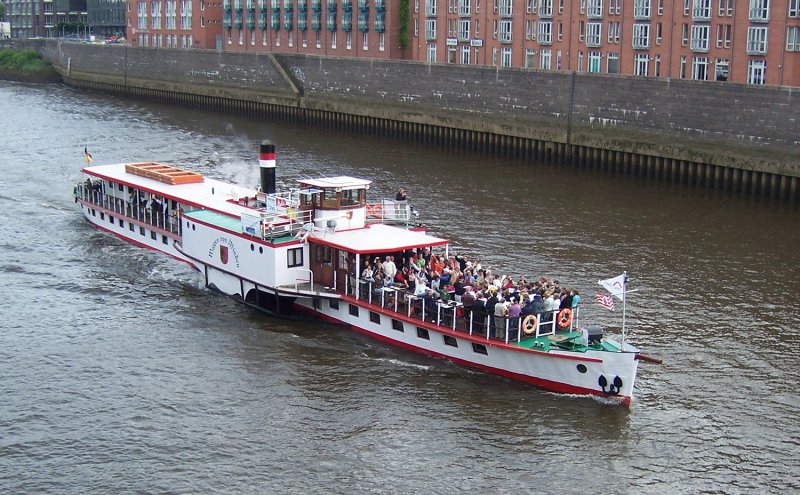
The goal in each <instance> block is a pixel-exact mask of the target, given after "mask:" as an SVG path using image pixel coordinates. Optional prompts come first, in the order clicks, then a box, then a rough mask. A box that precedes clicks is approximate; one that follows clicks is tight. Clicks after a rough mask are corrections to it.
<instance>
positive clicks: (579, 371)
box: [578, 363, 587, 373]
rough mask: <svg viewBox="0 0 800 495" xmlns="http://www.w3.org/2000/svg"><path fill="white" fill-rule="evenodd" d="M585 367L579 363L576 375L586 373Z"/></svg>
mask: <svg viewBox="0 0 800 495" xmlns="http://www.w3.org/2000/svg"><path fill="white" fill-rule="evenodd" d="M586 371H587V370H586V365H585V364H583V363H581V364H579V365H578V373H586Z"/></svg>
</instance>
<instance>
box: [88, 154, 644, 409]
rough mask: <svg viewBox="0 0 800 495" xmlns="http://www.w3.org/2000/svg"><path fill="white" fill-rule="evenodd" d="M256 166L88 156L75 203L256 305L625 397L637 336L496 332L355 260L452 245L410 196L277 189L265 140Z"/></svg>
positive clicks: (314, 185) (303, 184) (566, 389)
mask: <svg viewBox="0 0 800 495" xmlns="http://www.w3.org/2000/svg"><path fill="white" fill-rule="evenodd" d="M259 164H260V171H261V173H260V175H261V185H260V186H259V187H257V188H247V187H240V186H238V185H232V184H228V183H224V182H220V181H216V180H213V179H210V178H208V177H204V176H203V175H201V174H198V173H195V172H190V171H186V170H182V169H179V168H176V167H172V166H169V165H163V164H160V163H127V164H116V165H100V166H87V167H85V168H84V169H83V173H84V174H85V175H86V178H85V180H82V181H81V182H79V183H78V184H77V185H76V187H75V200H76V202H77V203H78V204H79V205H80V208H81V210H82V211H83V215H84V216H85V217H86V219H87V220H88V221H89V222H91V223H92V224H93V225H95V226H96V227H98V228H100V229H102V230H104V231H106V232H109V233H111V234H114V235H116V236H117V237H119V238H121V239H124V240H125V241H128V242H130V243H132V244H135V245H138V246H143V247H146V248H149V249H154V250H157V251H161V252H163V253H165V254H167V255H169V256H172V257H173V258H176V259H178V260H181V261H183V262H186V263H188V264H190V265H191V266H193V267H194V268H196V269H197V270H199V271H200V272H201V273H202V276H203V278H204V280H205V284H206V285H207V286H208V287H211V288H214V289H216V290H219V291H220V292H223V293H225V294H227V295H229V296H232V297H234V298H236V299H238V300H240V301H242V302H244V303H245V304H248V305H250V306H253V307H255V308H258V309H260V310H262V311H265V312H268V313H271V314H274V315H280V316H293V315H298V314H301V313H302V314H312V315H315V316H318V317H320V318H322V319H325V320H329V321H332V322H337V323H343V324H346V325H349V326H350V327H352V328H353V329H354V330H356V331H359V332H362V333H365V334H367V335H369V336H371V337H373V338H375V339H378V340H380V341H383V342H387V343H390V344H393V345H397V346H400V347H402V348H405V349H409V350H412V351H415V352H420V353H423V354H426V355H429V356H433V357H439V358H444V359H448V360H450V361H453V362H456V363H459V364H461V365H465V366H469V367H472V368H477V369H480V370H483V371H486V372H489V373H494V374H498V375H502V376H504V377H507V378H510V379H514V380H521V381H524V382H528V383H531V384H533V385H535V386H537V387H540V388H542V389H545V390H549V391H553V392H560V393H567V394H580V395H591V396H600V397H606V398H610V399H612V400H613V401H618V402H620V403H623V404H630V402H631V400H632V398H633V390H634V382H635V380H636V372H637V366H638V359H637V358H639V357H640V353H639V350H638V349H636V348H635V347H633V346H632V345H630V344H627V343H625V344H624V346H623V345H622V344H620V343H618V342H616V341H614V340H612V339H610V338H592V339H588V338H587V334H586V332H585V331H582V330H581V329H578V328H576V326H575V323H574V320H573V321H570V322H569V324H568V325H566V326H560V325H558V324H557V322H559V315H553V316H554V317H553V318H552V322H548V323H543V321H542V320H545V318H542V319H540V318H537V317H533V318H526V319H506V320H504V323H505V325H506V327H507V330H508V331H506V332H504V333H505V338H503V339H502V340H498V339H495V338H493V334H492V333H490V328H489V327H490V319H491V318H493V315H485V314H476V313H473V312H471V311H469V310H467V309H465V308H462V307H461V304H460V303H458V302H456V301H449V302H437V303H433V304H432V303H430V302H428V303H426V300H425V299H424V298H420V297H416V296H414V294H413V293H407V292H404V291H402V290H401V289H399V288H396V287H394V286H383V285H381V286H380V287H378V286H376V284H374V283H372V282H368V281H365V280H362V279H360V278H359V277H356V276H355V274H357V273H358V271H356V270H354V269H353V268H351V267H361V266H362V264H363V262H362V260H364V259H365V257H381V259H383V257H384V256H386V255H394V256H395V257H396V259H398V260H399V259H401V256H402V255H403V253H406V252H408V251H411V250H416V249H420V248H429V249H432V248H437V249H439V250H444V251H445V252H447V250H448V241H447V240H446V239H442V238H439V237H434V236H431V235H429V234H428V233H426V232H425V230H424V229H422V228H421V227H418V226H415V225H414V212H413V210H412V209H411V208H410V207H409V205H408V204H406V202H396V201H394V200H382V201H381V202H378V203H368V202H367V192H368V190H369V187H370V181H368V180H364V179H359V178H354V177H346V176H337V177H324V178H312V179H301V180H298V181H297V185H296V187H294V188H291V189H288V190H285V191H276V188H275V147H274V145H272V144H271V143H269V142H266V141H265V142H264V143H263V144H262V145H261V150H260V160H259ZM570 320H572V318H570ZM560 323H564V321H563V315H562V318H561V321H560Z"/></svg>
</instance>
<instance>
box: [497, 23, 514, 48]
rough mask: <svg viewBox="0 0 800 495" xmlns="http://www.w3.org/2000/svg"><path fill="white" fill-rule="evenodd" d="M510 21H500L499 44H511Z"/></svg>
mask: <svg viewBox="0 0 800 495" xmlns="http://www.w3.org/2000/svg"><path fill="white" fill-rule="evenodd" d="M511 33H512V27H511V20H510V19H502V20H501V21H500V43H511Z"/></svg>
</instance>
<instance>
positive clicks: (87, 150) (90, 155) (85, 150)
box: [83, 146, 92, 163]
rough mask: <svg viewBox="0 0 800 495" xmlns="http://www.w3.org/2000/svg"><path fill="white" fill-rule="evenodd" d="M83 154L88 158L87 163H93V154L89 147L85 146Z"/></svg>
mask: <svg viewBox="0 0 800 495" xmlns="http://www.w3.org/2000/svg"><path fill="white" fill-rule="evenodd" d="M83 154H84V156H85V158H86V163H92V154H91V153H89V149H88V148H87V147H86V146H84V147H83Z"/></svg>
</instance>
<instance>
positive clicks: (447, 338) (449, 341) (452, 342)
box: [442, 335, 458, 347]
mask: <svg viewBox="0 0 800 495" xmlns="http://www.w3.org/2000/svg"><path fill="white" fill-rule="evenodd" d="M442 337H444V344H445V345H449V346H453V347H458V341H457V340H456V338H455V337H453V336H452V335H442Z"/></svg>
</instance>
